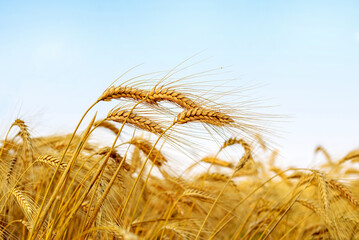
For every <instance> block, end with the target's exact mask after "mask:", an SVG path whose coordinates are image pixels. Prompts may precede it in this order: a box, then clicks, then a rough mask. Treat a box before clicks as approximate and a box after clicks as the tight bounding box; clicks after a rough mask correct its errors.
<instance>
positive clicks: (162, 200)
mask: <svg viewBox="0 0 359 240" xmlns="http://www.w3.org/2000/svg"><path fill="white" fill-rule="evenodd" d="M176 71H177V69H173V70H171V71H170V72H167V73H165V74H164V75H162V76H161V77H160V78H159V79H156V78H150V79H149V80H143V78H144V76H138V77H137V78H136V79H128V80H126V81H123V82H122V83H121V84H119V85H111V86H110V87H108V88H107V89H105V90H104V92H103V93H102V94H101V95H100V96H94V104H93V105H92V106H90V107H89V109H88V110H87V111H86V112H85V113H84V115H83V118H82V119H81V120H80V121H79V122H78V125H77V127H76V128H75V129H74V131H73V132H72V133H64V134H63V135H52V136H40V137H39V136H36V137H35V136H33V134H32V131H31V129H32V126H31V125H30V123H27V122H24V121H23V120H22V119H16V120H15V121H14V122H13V123H10V124H9V130H8V132H7V134H6V135H5V136H2V140H1V145H0V147H1V150H0V178H1V181H0V184H1V186H0V191H1V195H0V196H1V198H0V209H1V210H0V232H1V234H0V238H1V239H152V240H154V239H196V240H197V239H248V240H249V239H298V240H299V239H359V202H358V200H357V199H359V180H358V176H359V168H358V166H356V164H357V163H358V162H359V150H356V149H354V150H353V151H351V152H349V153H348V154H347V155H346V156H343V157H342V158H341V159H332V157H331V155H330V154H329V153H328V151H327V150H326V149H325V148H324V147H322V146H318V147H317V148H316V149H315V151H314V152H313V154H322V155H323V156H324V157H325V158H326V160H327V162H326V163H325V164H322V165H320V166H317V167H316V168H313V169H307V168H298V167H290V168H288V167H283V166H281V165H280V164H278V163H276V157H277V154H278V152H277V150H276V149H275V148H273V145H272V144H271V134H274V133H273V131H274V130H273V129H270V127H267V126H265V123H266V122H268V121H276V120H275V119H277V118H280V116H279V117H278V116H276V115H271V114H261V113H259V112H256V111H252V108H251V104H249V103H246V102H240V101H238V102H225V101H224V100H225V99H226V98H225V96H227V95H231V94H232V95H234V96H235V95H238V93H237V92H235V91H234V90H232V91H228V92H226V91H225V90H223V89H220V88H219V89H216V88H214V89H212V90H211V91H205V90H202V91H201V90H199V89H198V86H197V85H196V84H198V85H200V84H201V83H196V82H195V80H193V81H194V84H193V85H191V84H186V83H182V82H181V81H182V80H183V79H184V78H183V79H178V78H175V76H174V75H175V74H174V73H175V72H176ZM206 74H208V73H206V72H203V73H200V74H199V75H203V76H205V75H206ZM195 78H196V75H195V74H194V75H190V76H187V77H186V79H195ZM120 81H121V80H120ZM96 99H97V100H96ZM96 108H101V109H102V110H105V111H106V112H108V114H107V115H106V114H105V115H102V114H99V113H98V114H96V113H94V112H93V111H94V110H96ZM85 120H87V122H86V121H85ZM81 127H82V128H83V130H80V129H81ZM103 133H105V135H106V139H103V141H102V140H101V136H103ZM101 134H102V135H101ZM96 136H97V141H94V140H93V139H94V138H95V137H96ZM313 147H316V146H313ZM298 151H299V150H298ZM184 159H190V161H189V164H187V163H188V161H185V160H184Z"/></svg>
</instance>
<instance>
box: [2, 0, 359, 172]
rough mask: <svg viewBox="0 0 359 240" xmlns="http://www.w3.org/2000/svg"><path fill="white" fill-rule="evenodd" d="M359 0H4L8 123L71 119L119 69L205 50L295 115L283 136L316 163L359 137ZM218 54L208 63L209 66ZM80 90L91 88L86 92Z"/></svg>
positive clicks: (155, 65)
mask: <svg viewBox="0 0 359 240" xmlns="http://www.w3.org/2000/svg"><path fill="white" fill-rule="evenodd" d="M358 11H359V2H358V1H131V2H130V1H102V2H100V1H57V2H55V1H52V2H50V1H31V2H30V1H2V0H0V53H1V54H0V101H1V105H0V116H1V120H0V133H1V134H3V132H4V131H5V130H6V129H7V127H8V126H9V124H10V123H11V122H12V121H13V120H14V119H15V118H16V117H21V118H24V119H25V120H27V121H28V122H30V123H29V125H32V126H33V129H34V131H35V133H36V131H37V132H38V134H41V133H42V132H61V131H63V130H71V129H72V128H73V127H74V125H75V123H76V122H77V121H78V120H79V118H80V117H81V114H82V113H83V112H84V110H85V109H86V108H87V107H88V106H89V105H90V104H91V103H92V102H93V100H94V99H95V98H97V96H98V95H99V94H100V93H101V92H102V90H103V89H104V88H106V87H107V86H108V85H109V84H110V83H111V82H112V81H113V80H114V79H115V78H116V77H117V76H119V75H120V74H121V73H123V72H125V71H126V70H128V69H129V68H131V67H133V66H135V65H137V64H140V63H145V64H144V65H143V66H141V67H140V71H141V73H144V72H153V71H157V70H163V69H169V68H171V67H173V66H175V65H176V64H178V63H179V62H181V61H182V60H184V59H186V58H188V57H190V56H192V55H193V54H195V53H197V52H199V51H202V50H204V49H205V51H204V53H202V54H201V57H203V58H206V57H211V59H210V60H209V61H208V62H207V61H206V62H205V63H202V64H201V68H202V70H205V69H208V68H210V67H213V66H217V67H218V66H229V69H230V71H231V74H232V75H233V76H235V77H237V78H238V80H236V83H237V82H238V86H239V85H242V84H243V82H250V83H251V84H258V85H262V87H260V88H259V89H256V91H255V92H256V94H257V96H259V97H262V98H265V99H269V100H268V105H276V106H278V107H276V108H275V112H276V113H283V114H289V115H291V116H292V117H291V118H290V119H289V120H288V122H287V123H284V124H283V126H282V127H281V130H282V131H283V133H282V134H281V135H282V138H281V139H278V140H277V141H278V144H279V146H280V148H281V149H280V150H281V152H282V155H283V159H286V161H287V162H290V163H294V162H296V164H297V165H301V166H303V165H304V166H306V165H311V164H312V163H311V162H310V161H312V160H313V158H314V157H313V156H314V155H313V150H314V148H315V147H316V146H317V145H318V144H322V145H323V146H324V147H326V148H328V150H329V152H332V153H333V154H334V155H335V156H337V157H341V156H342V155H343V154H345V153H346V152H347V151H349V150H351V149H353V148H355V147H358V145H359V144H358V143H359V127H358V120H359V111H358V103H359V95H358V93H357V92H358V89H359V71H358V69H359V14H358ZM206 64H208V66H207V65H206ZM79 92H80V94H79Z"/></svg>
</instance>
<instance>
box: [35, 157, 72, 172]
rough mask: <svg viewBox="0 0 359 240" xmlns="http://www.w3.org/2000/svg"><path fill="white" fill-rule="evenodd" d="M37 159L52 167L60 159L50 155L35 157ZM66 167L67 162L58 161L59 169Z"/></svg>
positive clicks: (55, 165)
mask: <svg viewBox="0 0 359 240" xmlns="http://www.w3.org/2000/svg"><path fill="white" fill-rule="evenodd" d="M37 161H39V162H42V163H45V164H47V165H50V166H53V167H57V165H59V163H60V161H59V160H58V159H57V158H55V157H53V156H51V155H41V156H39V157H38V158H37ZM66 167H67V163H64V162H62V163H60V169H65V168H66Z"/></svg>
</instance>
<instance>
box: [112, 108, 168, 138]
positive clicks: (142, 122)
mask: <svg viewBox="0 0 359 240" xmlns="http://www.w3.org/2000/svg"><path fill="white" fill-rule="evenodd" d="M107 119H108V120H112V121H115V122H118V123H123V122H124V121H126V123H128V124H131V125H133V126H135V127H138V128H140V129H143V130H145V131H149V132H152V133H155V134H161V133H163V129H162V127H161V126H160V125H159V124H158V123H156V122H154V121H152V120H151V119H149V118H147V117H143V116H139V115H137V114H136V113H134V112H130V111H128V110H121V109H120V108H118V109H115V110H113V111H112V112H109V114H108V116H107ZM126 119H127V120H126Z"/></svg>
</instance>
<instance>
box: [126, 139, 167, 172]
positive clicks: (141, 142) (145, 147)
mask: <svg viewBox="0 0 359 240" xmlns="http://www.w3.org/2000/svg"><path fill="white" fill-rule="evenodd" d="M129 143H130V144H132V145H134V146H136V147H137V148H138V149H140V150H141V151H142V152H143V153H144V154H145V155H149V159H150V160H151V161H152V162H153V163H154V164H155V165H156V166H158V167H161V166H162V165H163V164H164V163H166V162H167V159H166V158H165V157H164V156H163V155H162V153H161V152H160V151H159V150H157V149H156V148H153V145H152V144H151V143H150V142H149V141H147V140H145V139H142V138H132V139H131V140H130V142H129ZM151 149H152V151H151Z"/></svg>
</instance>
